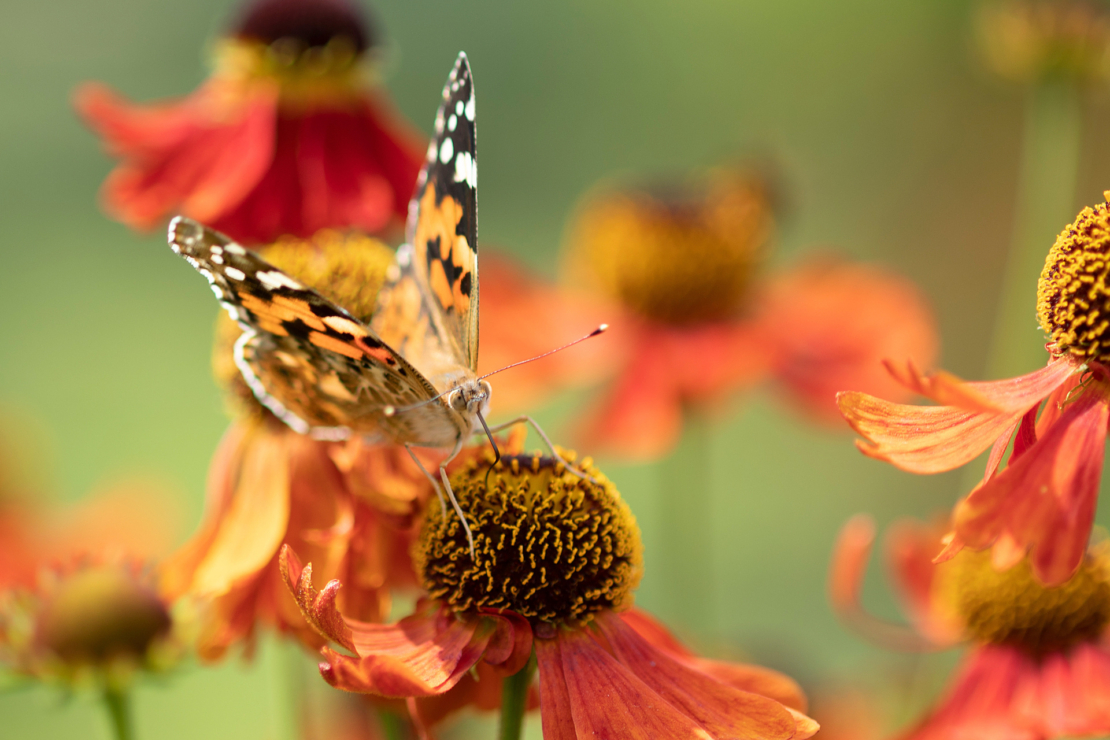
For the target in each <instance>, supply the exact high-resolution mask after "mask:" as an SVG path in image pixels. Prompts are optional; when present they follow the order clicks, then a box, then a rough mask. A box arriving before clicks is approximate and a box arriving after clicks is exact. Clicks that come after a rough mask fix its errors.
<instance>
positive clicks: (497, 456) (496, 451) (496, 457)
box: [478, 411, 501, 490]
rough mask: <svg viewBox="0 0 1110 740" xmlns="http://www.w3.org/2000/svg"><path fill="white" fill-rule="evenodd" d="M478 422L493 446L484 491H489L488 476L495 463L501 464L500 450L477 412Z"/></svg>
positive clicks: (487, 426) (495, 465) (487, 425)
mask: <svg viewBox="0 0 1110 740" xmlns="http://www.w3.org/2000/svg"><path fill="white" fill-rule="evenodd" d="M478 421H480V422H482V429H485V430H486V438H487V439H488V440H489V443H490V444H491V445H493V454H494V458H493V462H492V463H490V466H489V468H488V469H487V470H486V483H485V485H486V490H489V474H490V473H492V472H493V469H494V468H496V467H497V463H499V462H501V448H500V447H498V446H497V440H495V439H494V438H493V432H491V431H490V430H489V424H487V423H486V418H485V417H484V416H482V412H481V411H479V412H478Z"/></svg>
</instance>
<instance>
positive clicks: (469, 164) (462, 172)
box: [455, 152, 478, 188]
mask: <svg viewBox="0 0 1110 740" xmlns="http://www.w3.org/2000/svg"><path fill="white" fill-rule="evenodd" d="M455 182H465V183H466V184H467V185H469V186H470V187H472V188H476V187H478V163H477V162H476V161H474V157H472V156H470V152H459V156H457V157H455Z"/></svg>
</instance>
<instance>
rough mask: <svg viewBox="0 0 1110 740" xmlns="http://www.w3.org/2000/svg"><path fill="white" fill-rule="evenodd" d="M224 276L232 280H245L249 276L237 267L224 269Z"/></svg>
mask: <svg viewBox="0 0 1110 740" xmlns="http://www.w3.org/2000/svg"><path fill="white" fill-rule="evenodd" d="M224 274H225V275H227V276H228V277H229V278H231V279H232V280H244V279H245V278H246V277H247V274H246V273H245V272H243V271H242V270H240V269H238V268H236V267H228V268H225V269H224Z"/></svg>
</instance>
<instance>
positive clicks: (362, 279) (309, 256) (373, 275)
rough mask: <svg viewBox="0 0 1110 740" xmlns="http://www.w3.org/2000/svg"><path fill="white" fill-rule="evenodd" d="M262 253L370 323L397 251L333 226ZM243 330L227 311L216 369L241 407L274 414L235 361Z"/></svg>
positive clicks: (218, 337)
mask: <svg viewBox="0 0 1110 740" xmlns="http://www.w3.org/2000/svg"><path fill="white" fill-rule="evenodd" d="M259 254H260V255H261V256H262V258H263V259H265V260H266V261H267V262H269V263H270V264H272V265H274V266H275V267H277V268H279V269H281V270H283V271H284V272H285V273H287V274H288V275H289V276H290V277H293V278H296V279H297V280H298V281H299V282H300V283H301V284H303V285H307V286H308V287H310V288H312V289H313V290H315V291H316V292H317V293H319V294H320V295H322V296H324V297H325V298H327V299H328V300H329V301H331V302H332V303H334V304H336V305H337V306H340V307H341V308H344V309H346V310H347V312H348V313H350V314H351V315H352V316H354V317H355V318H356V319H358V320H359V321H362V322H363V323H369V321H370V317H371V316H372V315H373V313H374V309H375V307H376V306H377V299H378V290H380V289H381V287H382V284H383V283H384V282H385V273H386V271H387V270H388V269H389V267H390V265H392V264H393V250H392V249H390V248H389V247H387V246H386V245H385V244H383V243H382V242H380V241H378V240H377V239H371V238H370V237H368V236H365V235H363V234H360V233H357V232H350V233H343V232H339V231H334V230H331V229H324V230H321V231H318V232H317V233H316V234H314V235H313V236H312V237H311V238H310V239H293V238H291V237H282V238H281V239H279V240H278V241H277V242H275V243H274V244H271V245H269V246H267V247H264V248H263V249H261V250H259ZM240 334H242V330H241V329H240V328H239V325H238V324H236V323H235V322H234V321H232V320H231V318H230V317H229V316H228V315H227V314H226V313H224V312H221V313H220V318H219V320H218V322H217V324H216V340H215V346H214V348H213V353H212V369H213V372H214V374H215V376H216V380H217V381H218V382H219V383H220V385H222V386H223V387H224V388H226V389H227V391H228V395H229V396H230V397H231V399H232V400H233V404H232V405H233V406H234V407H235V408H236V409H237V410H246V412H247V413H248V414H249V415H263V416H265V415H266V414H268V413H269V412H267V411H265V410H264V409H263V407H262V405H261V404H260V403H258V401H257V400H256V399H255V397H254V394H253V393H252V392H251V390H250V388H248V387H247V384H246V382H244V380H243V377H242V375H241V374H240V372H239V368H238V367H237V366H236V364H235V355H234V348H235V342H236V340H237V339H239V335H240Z"/></svg>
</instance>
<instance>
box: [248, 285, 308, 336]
mask: <svg viewBox="0 0 1110 740" xmlns="http://www.w3.org/2000/svg"><path fill="white" fill-rule="evenodd" d="M239 302H240V303H242V304H243V308H245V309H247V310H249V311H251V312H252V313H254V314H256V315H257V316H258V317H259V319H260V320H265V321H269V322H274V323H276V322H280V321H294V320H296V319H300V320H301V321H303V322H304V323H305V324H306V325H307V326H308V327H309V328H312V329H315V330H317V331H324V330H325V327H324V324H323V322H321V321H320V319H319V318H318V317H317V316H316V314H314V313H312V309H311V308H309V305H308V304H307V303H306V302H304V301H299V300H296V299H293V298H286V297H285V296H279V295H276V296H273V300H270V301H267V300H264V299H262V298H259V297H258V296H255V295H251V294H250V293H240V294H239ZM275 333H277V334H282V335H284V334H285V333H286V332H284V331H280V332H275Z"/></svg>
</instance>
